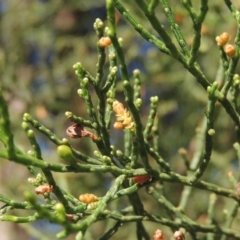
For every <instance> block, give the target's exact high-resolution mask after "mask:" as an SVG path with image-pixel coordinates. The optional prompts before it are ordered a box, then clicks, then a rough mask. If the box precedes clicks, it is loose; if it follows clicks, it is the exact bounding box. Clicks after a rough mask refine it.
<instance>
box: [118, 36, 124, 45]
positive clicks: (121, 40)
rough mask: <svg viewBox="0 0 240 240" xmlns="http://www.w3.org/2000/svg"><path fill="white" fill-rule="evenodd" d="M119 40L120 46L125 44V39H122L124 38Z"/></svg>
mask: <svg viewBox="0 0 240 240" xmlns="http://www.w3.org/2000/svg"><path fill="white" fill-rule="evenodd" d="M118 42H119V44H120V46H121V47H122V45H123V39H122V38H118Z"/></svg>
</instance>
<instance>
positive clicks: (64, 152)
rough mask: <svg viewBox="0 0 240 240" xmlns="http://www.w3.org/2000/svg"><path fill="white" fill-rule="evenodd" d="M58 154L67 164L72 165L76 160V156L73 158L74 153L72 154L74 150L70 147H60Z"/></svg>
mask: <svg viewBox="0 0 240 240" xmlns="http://www.w3.org/2000/svg"><path fill="white" fill-rule="evenodd" d="M57 154H58V156H59V157H60V158H62V159H63V160H64V161H66V162H69V163H71V162H73V161H74V160H75V159H74V156H73V153H72V149H71V148H70V147H69V146H66V145H60V146H58V148H57Z"/></svg>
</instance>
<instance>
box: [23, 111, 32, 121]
mask: <svg viewBox="0 0 240 240" xmlns="http://www.w3.org/2000/svg"><path fill="white" fill-rule="evenodd" d="M31 119H32V117H31V116H30V114H28V113H24V114H23V121H26V122H28V121H30V120H31Z"/></svg>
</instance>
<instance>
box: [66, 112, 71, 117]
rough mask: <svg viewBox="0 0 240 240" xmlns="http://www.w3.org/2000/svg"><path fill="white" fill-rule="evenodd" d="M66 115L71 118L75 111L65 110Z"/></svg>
mask: <svg viewBox="0 0 240 240" xmlns="http://www.w3.org/2000/svg"><path fill="white" fill-rule="evenodd" d="M65 116H66V117H67V118H70V117H72V116H73V113H72V112H65Z"/></svg>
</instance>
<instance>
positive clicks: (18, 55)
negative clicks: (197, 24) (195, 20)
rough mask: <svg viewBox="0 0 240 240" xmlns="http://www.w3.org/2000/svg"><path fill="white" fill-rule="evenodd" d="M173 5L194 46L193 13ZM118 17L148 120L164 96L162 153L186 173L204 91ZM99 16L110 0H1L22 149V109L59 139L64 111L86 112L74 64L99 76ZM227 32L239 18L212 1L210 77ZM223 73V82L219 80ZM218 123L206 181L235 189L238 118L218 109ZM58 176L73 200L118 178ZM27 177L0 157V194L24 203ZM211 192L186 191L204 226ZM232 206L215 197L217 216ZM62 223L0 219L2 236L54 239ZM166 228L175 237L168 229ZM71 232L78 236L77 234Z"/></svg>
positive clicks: (11, 99)
mask: <svg viewBox="0 0 240 240" xmlns="http://www.w3.org/2000/svg"><path fill="white" fill-rule="evenodd" d="M122 2H123V3H124V4H125V5H126V6H127V7H128V8H129V10H130V11H131V12H132V13H133V14H134V15H135V17H136V18H137V19H138V20H139V21H140V22H141V24H142V25H143V26H145V27H146V28H147V29H148V30H150V32H152V33H154V34H155V32H154V31H153V30H152V29H151V27H150V24H149V23H148V22H147V20H146V18H145V17H144V15H143V14H142V13H141V11H140V10H139V8H137V7H136V4H135V1H127V0H125V1H122ZM169 2H170V3H171V6H172V10H173V11H174V14H175V17H176V21H177V22H178V24H179V25H180V28H181V30H182V32H183V34H184V36H185V38H186V40H187V42H188V43H189V45H190V44H191V41H192V38H193V30H192V25H191V24H190V23H191V21H190V18H189V16H188V15H187V12H186V11H185V9H183V7H182V6H181V3H177V2H178V1H174V0H170V1H169ZM179 2H180V1H179ZM195 4H196V6H195V7H198V3H195ZM235 4H236V6H237V7H240V4H239V1H235ZM156 15H157V17H158V18H159V19H160V20H161V22H162V23H163V24H164V26H165V27H166V29H167V30H168V31H169V33H170V28H169V24H168V22H167V21H166V18H165V15H164V14H163V12H162V9H161V7H160V6H159V7H158V8H157V13H156ZM116 17H117V20H118V23H117V26H118V30H117V31H118V37H122V38H123V40H124V52H125V59H126V63H127V66H128V70H129V75H130V76H132V71H133V70H134V69H140V71H141V73H142V74H141V79H142V81H143V87H142V92H141V94H142V99H143V107H142V109H141V116H142V120H143V124H144V122H145V121H146V118H147V116H148V112H149V102H150V101H149V98H150V97H151V96H155V95H156V96H158V97H159V109H158V114H159V118H160V126H159V138H160V154H161V155H162V156H163V157H164V159H165V160H166V161H168V162H169V163H170V164H171V165H172V167H173V168H174V170H175V171H177V172H179V173H181V174H185V173H186V168H185V166H184V162H183V161H182V159H181V156H180V155H179V153H178V149H179V148H182V147H184V148H186V149H187V150H188V158H189V160H191V157H192V155H193V153H194V151H195V149H196V146H195V134H196V128H197V127H198V126H199V124H201V122H202V120H203V118H204V116H205V109H206V103H207V95H206V92H205V90H204V89H202V87H201V86H200V85H199V84H197V82H196V80H195V79H194V78H193V77H192V76H191V75H190V74H189V73H188V72H187V71H186V70H185V69H184V68H183V66H182V65H181V64H180V63H178V62H176V61H175V60H174V59H172V58H171V57H169V56H166V55H164V54H163V53H161V52H159V51H158V50H157V49H156V48H155V47H154V46H153V45H152V44H150V43H148V42H147V41H145V40H144V39H142V38H141V36H139V35H138V33H136V32H135V31H133V28H132V27H131V26H130V25H129V24H128V23H127V22H126V21H125V20H124V18H122V16H120V14H118V13H117V15H116ZM96 18H101V19H102V20H103V21H106V11H105V2H104V1H100V0H98V1H94V0H88V1H83V0H78V1H76V0H69V1H53V0H21V1H17V0H0V75H1V76H0V81H1V83H2V85H3V91H4V97H5V99H6V100H7V102H8V106H9V112H10V116H11V120H12V130H13V133H14V135H15V141H16V143H17V144H18V146H19V147H20V148H21V149H23V150H25V151H28V150H29V149H30V145H29V143H28V140H27V138H26V136H25V134H24V131H23V130H22V129H21V123H22V116H23V113H25V112H28V113H30V114H31V115H32V116H33V117H34V118H35V119H37V120H39V122H40V123H42V124H43V125H45V126H46V127H47V128H49V129H51V130H52V131H53V132H54V133H55V134H56V135H57V136H58V137H60V138H63V137H66V133H65V131H66V128H67V127H68V126H69V125H70V124H71V123H70V122H69V121H68V120H67V119H66V117H65V115H64V113H65V112H66V111H72V112H73V113H74V114H76V115H78V116H81V117H84V118H86V119H87V118H88V116H87V113H86V106H85V105H84V102H83V100H82V99H80V98H79V97H78V95H77V89H78V88H79V85H78V80H77V77H76V76H75V74H74V70H73V69H72V66H73V64H74V63H76V62H78V61H80V62H81V63H82V64H83V66H84V67H85V69H87V70H88V71H89V72H90V73H91V74H93V75H94V76H95V74H96V69H95V65H96V64H95V63H96V62H97V53H96V44H97V37H96V34H95V32H94V30H93V23H94V21H95V19H96ZM106 23H107V21H106ZM224 31H227V32H229V33H230V35H231V36H232V38H231V42H232V41H233V39H234V37H235V34H236V23H235V21H234V19H233V17H232V16H231V13H230V11H229V10H228V9H227V7H226V6H225V5H224V3H223V2H222V1H218V0H212V1H209V13H208V14H207V16H206V19H205V21H204V26H203V28H202V43H201V48H200V53H199V57H198V61H199V64H200V66H201V67H202V70H203V72H204V74H205V75H206V76H207V78H208V80H209V81H210V82H213V81H215V79H216V76H217V73H218V71H219V69H220V57H219V52H218V48H217V46H216V44H215V37H216V36H217V35H219V34H221V33H222V32H224ZM170 34H171V33H170ZM107 69H108V65H107V64H106V70H107ZM217 80H218V81H220V82H221V80H222V79H217ZM118 81H119V82H118V85H117V87H118V95H117V96H118V97H119V98H120V99H122V92H121V90H122V87H121V79H120V76H119V79H118ZM215 129H216V136H215V137H214V152H213V157H212V161H211V164H210V166H209V169H208V171H207V173H206V174H205V175H204V178H205V179H206V180H208V181H211V182H214V183H216V184H220V185H221V186H224V187H228V188H230V187H232V186H231V184H230V182H229V179H228V177H227V174H228V172H229V171H233V173H234V174H235V175H236V176H237V166H238V162H237V157H236V153H235V151H234V150H233V148H232V145H233V143H234V142H235V141H236V138H235V133H234V125H233V123H232V121H231V119H230V117H229V116H228V115H227V114H226V113H225V110H224V109H223V108H222V107H221V106H218V107H217V112H216V123H215ZM36 134H37V140H38V142H39V144H40V146H41V148H42V151H43V157H44V159H45V160H46V161H50V162H58V161H60V160H59V158H58V157H57V154H56V146H54V145H53V144H51V143H50V142H49V141H48V140H47V139H46V137H44V136H43V135H41V134H38V133H37V131H36ZM111 136H112V139H111V141H112V144H114V145H116V147H117V148H118V149H121V150H122V149H123V144H124V142H123V138H122V135H121V134H119V133H117V132H116V131H114V130H112V135H111ZM70 141H71V143H72V144H73V145H74V146H75V147H76V148H77V149H79V150H82V151H83V152H84V153H85V154H88V155H90V156H92V152H93V150H96V149H95V145H93V144H92V143H91V141H90V140H89V141H88V140H85V139H84V140H83V139H80V140H74V141H72V140H70ZM90 175H91V177H89V176H90ZM54 176H55V178H56V181H57V183H58V184H59V185H60V186H61V187H62V188H64V189H65V190H67V191H70V193H71V194H73V195H74V196H76V197H77V196H78V195H80V194H82V193H85V192H91V193H94V194H96V195H98V196H102V195H104V194H105V192H106V191H107V189H108V188H109V182H110V181H111V179H112V176H110V175H108V174H104V175H102V174H73V173H71V174H58V173H54ZM29 177H32V176H31V174H30V173H29V172H28V170H27V169H26V168H25V167H23V166H20V165H16V164H15V163H12V162H8V161H6V160H1V162H0V180H1V185H0V192H1V193H3V194H5V195H6V196H9V197H12V198H13V199H16V200H23V196H22V192H23V191H25V190H30V191H33V190H34V188H33V186H31V185H30V184H29V183H28V182H27V179H28V178H29ZM89 179H90V180H89ZM99 183H101V184H99ZM182 187H183V186H180V185H179V184H165V192H166V196H167V197H168V199H170V200H171V201H172V202H173V203H174V204H176V205H177V204H178V201H179V195H180V193H181V190H182ZM140 194H141V197H142V199H143V203H144V206H145V208H146V209H147V210H149V211H150V212H151V211H153V210H154V212H156V209H159V215H161V214H163V215H164V213H162V212H161V207H160V206H158V205H157V203H156V201H154V200H153V199H151V197H150V196H149V195H147V193H146V192H145V191H144V190H143V189H142V190H140ZM199 196H201V201H199ZM208 198H209V193H208V192H205V191H200V190H194V191H193V194H192V196H191V198H190V204H189V207H188V209H187V214H188V215H189V216H190V217H191V218H193V219H194V220H196V221H198V222H199V223H204V221H206V209H207V205H208ZM231 204H232V201H231V200H227V199H225V198H222V197H219V198H218V200H217V207H218V208H219V209H220V210H219V211H218V212H216V219H217V220H218V221H220V223H221V222H223V221H224V214H223V212H222V210H223V209H224V208H228V207H230V206H231ZM124 206H127V198H126V199H124V200H121V201H120V202H119V205H117V204H112V205H111V206H110V209H121V207H124ZM217 207H216V208H217ZM12 214H16V215H19V216H25V215H27V214H28V213H27V212H24V211H13V212H12ZM238 224H240V222H239V219H237V220H236V221H235V222H234V224H233V225H234V227H235V228H236V226H237V225H238ZM145 225H146V226H147V230H148V232H149V234H150V235H152V234H153V232H154V231H155V229H156V228H162V227H161V226H159V225H157V224H152V223H146V224H145ZM110 226H111V221H110V222H109V223H108V224H106V223H105V222H104V221H101V222H99V223H96V224H94V225H93V226H92V227H91V228H90V231H89V233H87V235H86V239H98V238H99V237H100V236H101V235H102V234H103V233H104V232H106V231H107V229H108V228H109V227H110ZM133 226H134V225H133V224H130V223H129V224H126V225H124V226H123V227H122V228H121V230H120V231H119V233H117V234H116V235H114V237H113V238H112V239H118V240H119V239H135V237H134V235H133V234H134V233H135V231H132V229H133ZM162 229H164V228H162ZM59 230H60V227H58V226H56V225H54V224H49V223H48V222H47V221H38V222H36V223H33V224H32V225H27V224H12V223H2V222H1V224H0V232H1V237H0V239H2V240H13V239H31V240H35V239H36V240H37V239H55V237H54V236H55V233H56V232H58V231H59ZM129 230H130V231H129ZM166 235H167V236H170V235H171V232H170V230H169V229H168V228H166ZM68 239H74V236H70V237H69V238H68Z"/></svg>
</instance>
